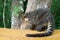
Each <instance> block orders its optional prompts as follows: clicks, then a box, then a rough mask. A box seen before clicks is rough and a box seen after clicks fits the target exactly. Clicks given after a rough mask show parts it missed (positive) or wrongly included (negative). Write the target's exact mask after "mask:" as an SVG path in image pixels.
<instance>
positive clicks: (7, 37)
mask: <svg viewBox="0 0 60 40" xmlns="http://www.w3.org/2000/svg"><path fill="white" fill-rule="evenodd" d="M28 33H39V32H37V31H31V30H17V29H7V28H0V40H60V30H55V31H54V33H53V35H51V36H48V37H36V38H34V37H33V38H32V37H26V36H25V35H26V34H28ZM41 33H42V32H41Z"/></svg>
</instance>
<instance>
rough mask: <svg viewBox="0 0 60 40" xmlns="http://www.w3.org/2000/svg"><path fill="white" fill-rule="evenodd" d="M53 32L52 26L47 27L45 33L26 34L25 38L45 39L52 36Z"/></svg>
mask: <svg viewBox="0 0 60 40" xmlns="http://www.w3.org/2000/svg"><path fill="white" fill-rule="evenodd" d="M49 24H50V23H49ZM49 24H48V25H49ZM53 31H54V26H52V25H49V26H48V28H47V30H46V32H45V33H40V34H38V33H37V34H27V35H26V36H27V37H46V36H50V35H52V33H53Z"/></svg>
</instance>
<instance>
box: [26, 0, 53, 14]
mask: <svg viewBox="0 0 60 40" xmlns="http://www.w3.org/2000/svg"><path fill="white" fill-rule="evenodd" d="M51 3H52V0H28V4H27V9H26V12H25V13H27V12H30V11H33V10H36V9H40V8H48V9H49V8H50V6H51Z"/></svg>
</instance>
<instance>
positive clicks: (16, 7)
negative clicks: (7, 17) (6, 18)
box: [11, 0, 23, 29]
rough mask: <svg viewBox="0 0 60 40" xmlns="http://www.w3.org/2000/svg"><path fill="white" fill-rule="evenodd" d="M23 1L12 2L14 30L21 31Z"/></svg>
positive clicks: (13, 0) (15, 0) (14, 0)
mask: <svg viewBox="0 0 60 40" xmlns="http://www.w3.org/2000/svg"><path fill="white" fill-rule="evenodd" d="M20 1H22V0H12V7H11V11H12V16H11V28H13V29H19V23H20V22H19V18H20V16H21V14H22V11H23V10H21V9H22V6H23V5H22V2H20ZM19 14H20V15H19Z"/></svg>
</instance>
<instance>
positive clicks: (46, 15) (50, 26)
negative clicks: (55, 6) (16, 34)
mask: <svg viewBox="0 0 60 40" xmlns="http://www.w3.org/2000/svg"><path fill="white" fill-rule="evenodd" d="M31 1H32V0H31ZM40 1H47V0H40ZM40 1H39V0H34V2H39V3H40ZM34 2H33V4H34ZM39 3H36V4H35V5H36V6H33V8H32V9H31V10H29V11H28V8H30V7H32V5H30V7H28V8H27V11H26V13H25V14H24V15H23V17H22V21H21V25H20V29H30V30H37V31H39V32H40V31H42V30H45V31H46V32H44V33H37V34H26V36H27V37H45V36H50V35H52V33H53V31H54V28H55V23H54V17H53V15H52V14H51V12H50V9H49V8H48V6H47V4H46V5H45V4H44V5H42V4H40V5H42V6H40V5H39V7H37V5H38V4H39ZM34 7H35V8H34ZM33 9H34V10H33Z"/></svg>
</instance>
